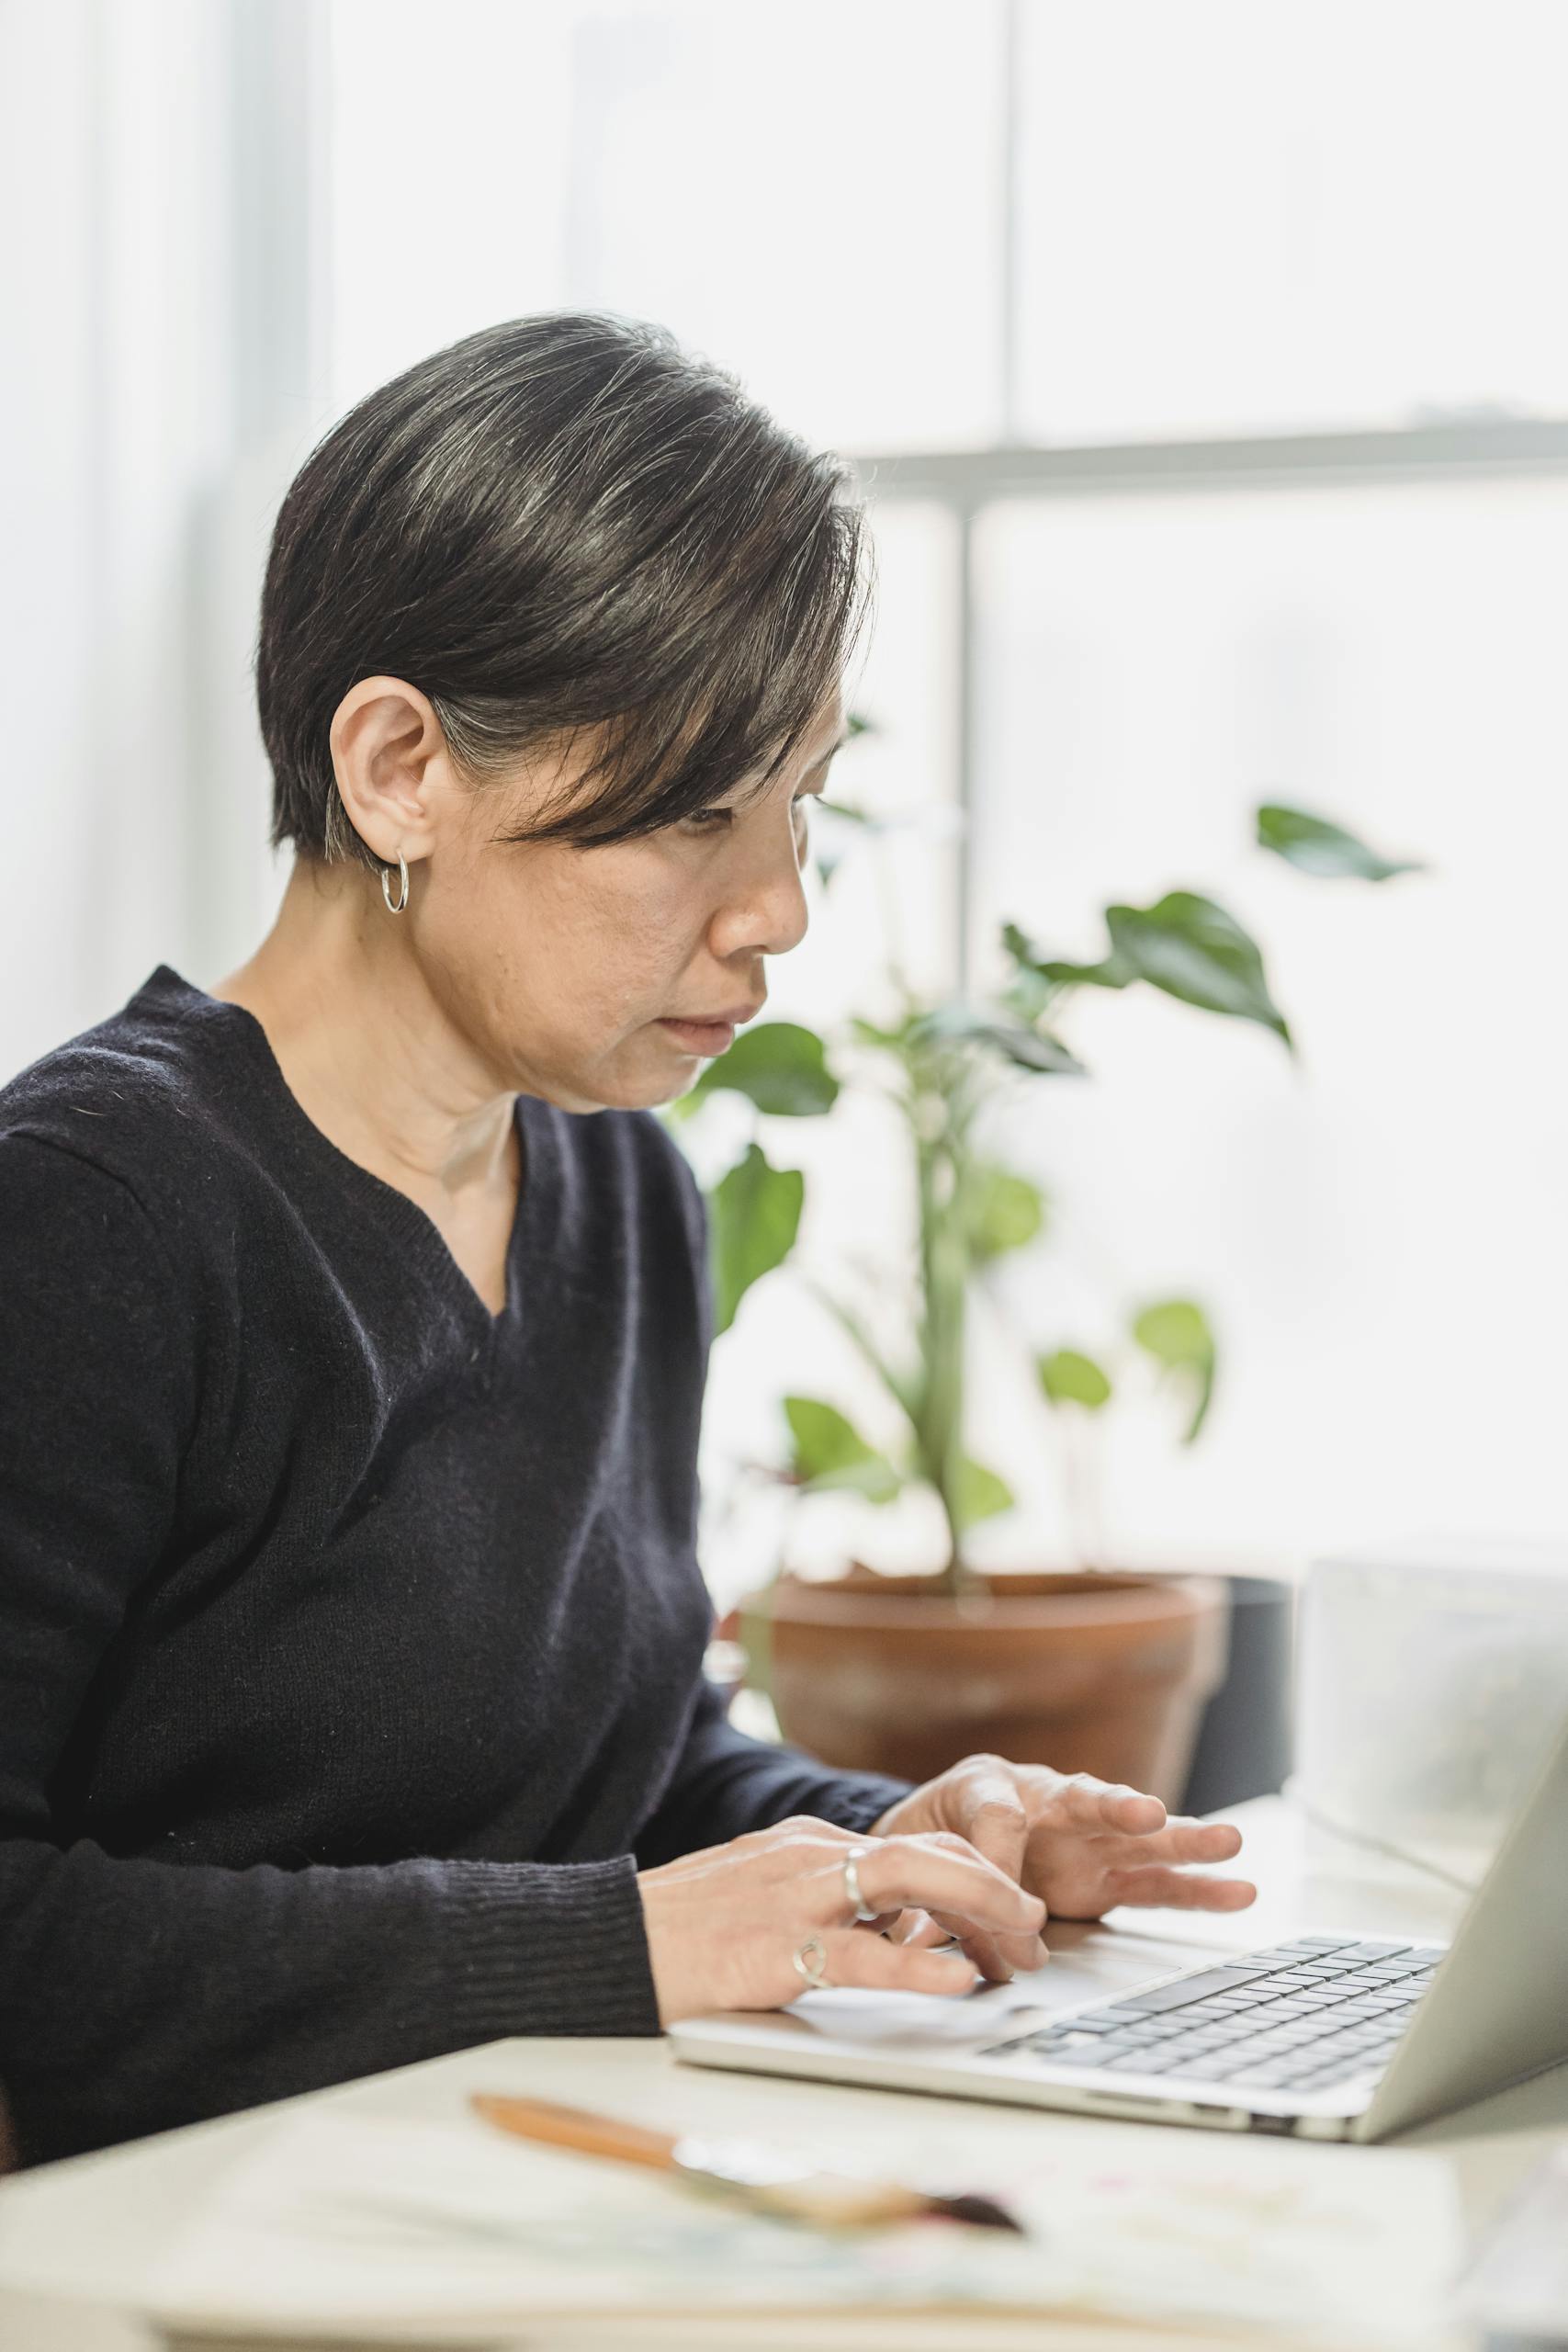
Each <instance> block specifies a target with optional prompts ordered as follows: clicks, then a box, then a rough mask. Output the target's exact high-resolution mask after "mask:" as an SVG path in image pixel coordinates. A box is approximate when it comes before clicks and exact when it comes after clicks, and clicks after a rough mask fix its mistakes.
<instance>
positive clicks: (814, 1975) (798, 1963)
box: [789, 1936, 828, 1993]
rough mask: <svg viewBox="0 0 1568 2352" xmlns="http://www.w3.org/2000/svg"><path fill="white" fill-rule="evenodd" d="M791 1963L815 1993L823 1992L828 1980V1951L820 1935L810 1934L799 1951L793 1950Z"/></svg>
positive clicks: (796, 1972)
mask: <svg viewBox="0 0 1568 2352" xmlns="http://www.w3.org/2000/svg"><path fill="white" fill-rule="evenodd" d="M789 1964H790V1966H791V1967H792V1968H793V1969H794V1970H795V1974H796V1975H797V1976H804V1977H805V1979H806V1981H807V1985H810V1987H811V1990H812V1991H813V1992H814V1993H820V1992H821V1990H822V1988H823V1986H824V1985H826V1984H827V1982H828V1952H827V1948H826V1946H825V1945H824V1943H823V1941H822V1939H821V1937H820V1936H808V1937H807V1939H806V1941H805V1942H804V1943H803V1944H802V1945H801V1946H800V1947H799V1949H798V1951H792V1952H791V1954H790V1956H789Z"/></svg>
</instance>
